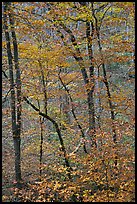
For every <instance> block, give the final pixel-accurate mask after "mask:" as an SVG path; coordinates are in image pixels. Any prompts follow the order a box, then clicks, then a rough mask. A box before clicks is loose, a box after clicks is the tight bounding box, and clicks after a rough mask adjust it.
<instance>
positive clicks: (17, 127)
mask: <svg viewBox="0 0 137 204" xmlns="http://www.w3.org/2000/svg"><path fill="white" fill-rule="evenodd" d="M3 4H4V14H3V16H4V30H5V38H6V44H7V56H8V64H9V78H10V89H11V116H12V134H13V141H14V151H15V174H16V181H17V183H19V182H20V181H21V180H22V179H21V161H20V143H21V139H20V131H21V80H20V69H19V64H18V46H17V40H16V34H15V31H14V21H13V16H11V14H10V6H11V3H10V2H4V3H3ZM7 13H8V15H9V22H10V25H11V28H12V31H11V33H12V39H13V50H14V62H15V69H16V86H17V104H16V93H15V85H14V71H13V57H12V51H11V43H10V35H9V31H8V29H9V27H8V20H7V19H8V16H7ZM16 114H17V117H16Z"/></svg>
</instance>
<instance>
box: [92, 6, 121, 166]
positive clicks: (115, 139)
mask: <svg viewBox="0 0 137 204" xmlns="http://www.w3.org/2000/svg"><path fill="white" fill-rule="evenodd" d="M92 14H93V17H94V19H95V27H96V34H97V42H98V46H99V51H100V55H101V60H102V70H103V76H104V84H105V86H106V90H107V96H108V102H109V107H110V112H111V119H112V134H113V142H114V144H116V142H117V135H116V128H115V124H114V122H115V114H114V109H113V104H112V98H111V93H110V89H109V83H108V79H107V74H106V69H105V63H104V59H103V54H102V46H101V41H100V33H99V27H98V20H97V18H96V15H95V11H94V8H93V3H92ZM117 159H118V158H117V156H116V157H115V161H114V163H115V166H117Z"/></svg>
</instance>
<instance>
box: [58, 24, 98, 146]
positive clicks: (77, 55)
mask: <svg viewBox="0 0 137 204" xmlns="http://www.w3.org/2000/svg"><path fill="white" fill-rule="evenodd" d="M61 26H62V27H63V29H64V30H65V31H66V32H67V33H68V34H69V35H70V40H71V42H72V45H73V46H74V48H75V51H76V52H75V53H73V57H74V58H75V60H76V61H77V62H78V64H79V67H80V70H81V74H82V76H83V80H84V84H85V85H87V87H89V85H91V83H90V79H92V85H91V86H92V87H91V88H87V89H86V91H87V103H88V115H89V130H90V132H91V141H92V143H93V144H95V142H94V141H95V140H94V135H95V117H94V101H93V90H94V82H93V71H94V67H93V64H92V65H91V67H90V68H89V70H90V77H88V74H87V71H86V68H85V65H84V60H83V58H82V56H81V52H80V49H79V48H78V45H77V41H76V38H75V36H74V35H73V33H72V31H71V30H70V29H69V28H67V27H66V26H65V25H64V24H63V23H61ZM58 32H59V34H60V37H61V39H62V40H63V42H64V45H65V46H67V44H66V43H65V41H64V36H63V34H62V33H61V32H60V31H59V30H58ZM90 60H91V61H92V59H91V58H90Z"/></svg>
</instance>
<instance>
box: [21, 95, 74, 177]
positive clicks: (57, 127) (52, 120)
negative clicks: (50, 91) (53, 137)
mask: <svg viewBox="0 0 137 204" xmlns="http://www.w3.org/2000/svg"><path fill="white" fill-rule="evenodd" d="M23 99H24V100H25V101H26V102H27V103H28V104H29V105H30V106H31V107H32V108H33V109H34V110H35V111H37V112H38V113H39V115H41V116H43V117H44V118H46V119H47V120H49V121H51V122H52V123H53V125H54V127H55V129H56V132H57V134H58V137H59V141H60V145H61V151H62V152H63V156H64V160H65V165H66V167H67V170H68V176H69V178H71V175H70V170H72V168H71V166H70V163H69V160H68V157H67V153H66V148H65V145H64V141H63V138H62V135H61V131H60V128H59V125H58V123H57V122H56V121H55V120H54V119H52V118H51V117H50V116H48V115H47V114H45V113H43V112H41V111H40V110H39V109H38V108H37V107H36V106H35V105H33V104H32V103H31V102H30V101H29V100H28V99H27V97H25V96H24V97H23Z"/></svg>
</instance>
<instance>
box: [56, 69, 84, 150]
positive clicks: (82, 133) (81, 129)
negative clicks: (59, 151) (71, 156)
mask: <svg viewBox="0 0 137 204" xmlns="http://www.w3.org/2000/svg"><path fill="white" fill-rule="evenodd" d="M60 71H61V70H60ZM59 80H60V82H61V84H62V86H63V87H64V89H65V91H66V92H67V94H68V96H69V98H70V102H71V112H72V114H73V117H74V119H75V121H76V123H77V126H78V128H79V129H80V131H81V136H82V138H83V139H84V140H85V134H84V131H83V128H82V127H81V125H80V123H79V121H78V119H77V116H76V114H75V111H74V107H73V100H72V97H71V95H70V93H69V89H68V88H67V87H66V85H65V84H64V82H63V81H62V79H61V77H60V72H59ZM83 149H84V152H85V153H88V152H87V149H86V144H85V141H84V142H83Z"/></svg>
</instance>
